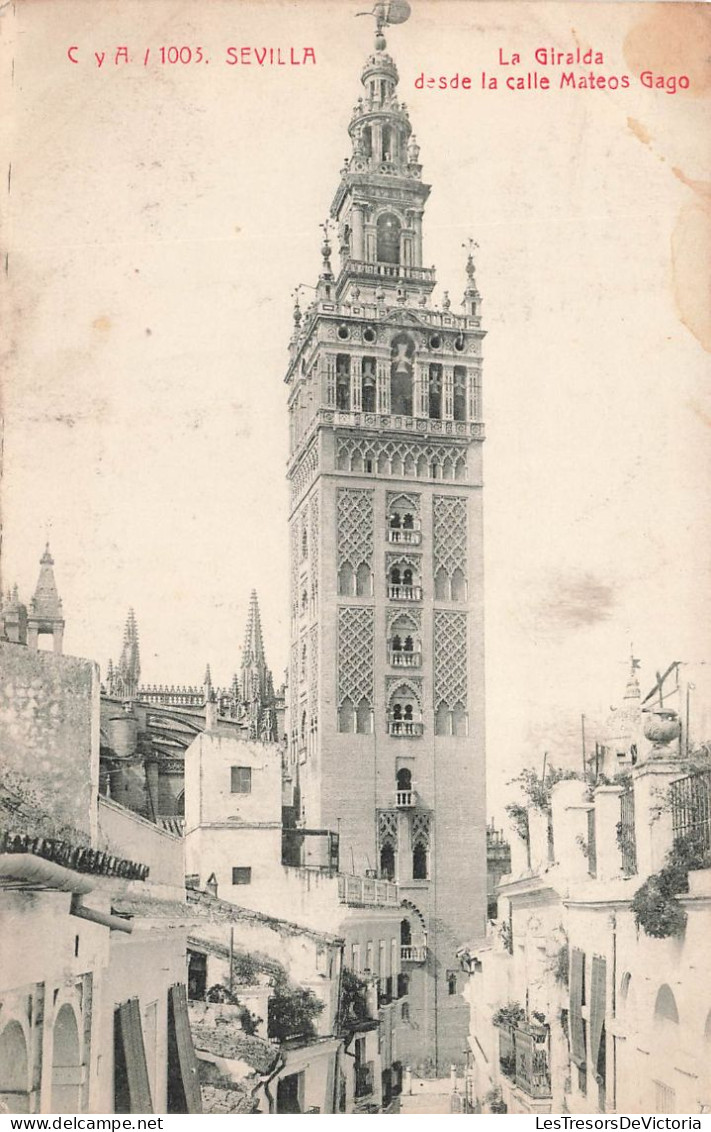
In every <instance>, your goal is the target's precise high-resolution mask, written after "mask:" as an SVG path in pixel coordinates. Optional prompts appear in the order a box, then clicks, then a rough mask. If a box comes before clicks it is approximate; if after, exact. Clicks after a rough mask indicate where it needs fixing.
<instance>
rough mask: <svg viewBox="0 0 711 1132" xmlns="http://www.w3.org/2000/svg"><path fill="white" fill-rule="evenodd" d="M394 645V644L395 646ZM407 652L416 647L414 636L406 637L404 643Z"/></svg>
mask: <svg viewBox="0 0 711 1132" xmlns="http://www.w3.org/2000/svg"><path fill="white" fill-rule="evenodd" d="M393 647H394V646H393ZM403 648H404V650H405V652H412V651H413V649H414V641H413V639H412V637H405V644H404V645H403Z"/></svg>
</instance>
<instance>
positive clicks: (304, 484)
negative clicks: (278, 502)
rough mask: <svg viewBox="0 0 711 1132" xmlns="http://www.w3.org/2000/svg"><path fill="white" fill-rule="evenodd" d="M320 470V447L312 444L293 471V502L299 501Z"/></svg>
mask: <svg viewBox="0 0 711 1132" xmlns="http://www.w3.org/2000/svg"><path fill="white" fill-rule="evenodd" d="M317 472H318V448H317V447H316V445H315V444H311V446H310V447H309V448H308V450H307V451H306V452H305V453H304V455H303V456H302V457H301V460H300V461H299V464H298V466H297V467H296V468H295V469H294V471H293V472H292V473H291V503H292V506H293V505H294V504H295V503H297V502H298V500H299V499H300V498H301V496H302V495H303V494H304V492H305V491H306V489H307V488H308V486H309V484H310V483H311V481H312V480H313V479H314V477H315V475H316V473H317Z"/></svg>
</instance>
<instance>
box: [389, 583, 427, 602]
mask: <svg viewBox="0 0 711 1132" xmlns="http://www.w3.org/2000/svg"><path fill="white" fill-rule="evenodd" d="M388 597H389V598H392V599H393V600H395V601H422V586H402V585H400V586H393V585H389V586H388Z"/></svg>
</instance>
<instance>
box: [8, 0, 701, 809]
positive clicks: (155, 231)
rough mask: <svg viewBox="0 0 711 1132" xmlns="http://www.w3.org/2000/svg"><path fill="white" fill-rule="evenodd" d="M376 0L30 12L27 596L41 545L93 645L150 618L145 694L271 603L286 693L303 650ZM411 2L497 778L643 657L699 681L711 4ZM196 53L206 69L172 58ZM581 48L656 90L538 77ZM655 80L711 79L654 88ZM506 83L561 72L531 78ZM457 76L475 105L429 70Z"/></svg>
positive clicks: (18, 134) (26, 5)
mask: <svg viewBox="0 0 711 1132" xmlns="http://www.w3.org/2000/svg"><path fill="white" fill-rule="evenodd" d="M365 6H366V5H365V4H363V3H362V0H355V2H351V0H338V2H337V3H336V2H331V0H306V2H300V3H298V4H294V3H277V2H273V0H261V2H260V3H258V4H257V3H250V2H249V0H239V2H228V0H212V2H211V3H210V4H209V5H204V4H199V3H197V0H192V2H186V0H183V2H180V0H147V2H145V0H141V2H139V0H122V2H121V3H116V2H111V0H62V3H57V2H56V0H53V2H52V3H50V2H49V0H19V3H18V4H17V5H16V9H15V16H14V23H10V22H9V21H10V20H11V16H10V15H8V9H5V13H4V17H3V18H4V20H5V21H6V23H5V28H6V35H5V48H4V50H5V57H4V59H3V83H4V86H3V92H4V94H5V95H6V100H5V105H6V106H7V105H10V106H11V111H10V113H9V114H8V115H7V117H6V119H5V121H4V123H3V128H4V130H5V131H9V132H10V134H11V137H10V148H9V152H10V153H11V154H12V179H11V191H10V195H9V198H8V200H7V201H6V202H5V203H4V204H3V208H4V210H5V217H6V223H7V229H6V230H7V231H8V234H9V239H8V244H9V261H8V264H9V266H8V280H9V297H8V305H7V307H6V309H7V310H8V311H9V320H8V322H9V326H10V330H11V349H10V351H9V353H8V355H7V356H6V359H5V360H6V364H5V368H4V381H3V408H4V416H5V435H4V474H3V481H2V506H3V524H4V529H3V547H2V549H3V561H2V575H3V586H4V587H7V585H8V584H11V583H12V582H14V581H17V582H18V584H19V586H20V590H21V593H22V594H23V595H24V596H25V598H29V597H30V596H31V592H32V589H33V587H34V583H35V580H36V576H37V571H38V560H39V557H40V554H41V553H42V550H43V547H44V542H45V540H46V539H47V538H48V539H49V540H50V543H51V547H52V552H53V554H54V557H55V560H56V567H55V572H56V577H57V582H58V586H59V589H60V593H61V595H62V598H63V601H64V610H65V616H66V619H67V629H66V637H65V646H66V651H67V652H69V653H72V654H74V655H81V656H90V657H94V658H96V659H98V660H99V661H100V662H101V664H102V667H103V666H104V665H105V662H106V660H107V659H108V657H109V656H113V657H114V659H115V658H116V656H117V654H118V652H119V650H120V644H121V637H122V629H123V624H124V621H125V617H126V611H127V609H128V607H129V606H133V607H134V609H135V611H136V616H137V619H138V625H139V632H140V641H141V658H142V667H143V679H144V680H145V681H147V682H150V683H153V682H155V683H157V682H162V683H168V684H178V683H195V684H197V683H199V682H200V680H201V678H202V673H203V672H204V668H205V664H206V662H207V661H209V662H210V664H211V667H212V673H213V677H214V679H215V680H216V681H217V682H219V683H223V682H227V681H229V679H230V677H231V675H232V672H233V671H234V670H235V668H236V667H237V665H238V662H239V650H240V646H241V641H242V634H243V631H244V625H245V622H246V614H247V606H248V601H249V594H250V591H251V589H252V588H253V587H256V588H257V590H258V593H259V599H260V606H261V611H262V622H263V628H264V635H265V642H266V648H267V652H268V658H269V662H270V664H271V666H272V668H273V670H274V671H275V674H276V675H277V679H279V674H280V673H281V671H282V670H283V669H284V667H285V665H286V661H287V651H288V631H289V626H288V595H287V587H288V564H287V537H286V533H287V490H286V481H285V465H286V457H287V420H286V387H285V386H284V384H283V376H284V373H285V370H286V364H287V343H288V339H289V335H290V329H291V309H292V298H291V296H292V292H293V290H294V288H295V287H296V286H297V285H298V284H302V283H303V284H307V285H309V284H313V282H315V280H316V277H317V275H318V271H319V267H320V255H319V246H320V240H321V232H320V229H319V224H320V223H322V222H323V221H324V220H325V218H326V216H327V215H328V210H329V206H330V202H331V199H332V197H333V194H334V192H335V190H336V187H337V184H338V178H339V170H340V167H341V164H342V160H343V158H344V156H345V155H346V153H347V152H348V147H349V142H348V137H347V124H348V120H349V117H350V113H351V109H352V106H353V104H354V102H355V99H356V98H357V96H358V94H359V93H360V84H359V74H360V69H361V67H362V64H363V62H364V60H365V57H366V55H367V54H368V53H369V52H370V50H371V44H372V21H371V19H370V18H357V13H358V12H359V11H361V10H362V8H364V7H365ZM412 6H413V14H412V17H411V19H410V20H409V21H408V22H407V23H406V24H404V25H402V26H399V27H395V28H392V29H389V30H388V32H387V38H388V48H389V50H390V51H391V52H392V53H393V55H394V57H395V59H396V61H397V63H398V67H399V70H400V76H401V81H400V97H401V98H402V99H404V100H405V101H406V102H407V104H408V107H409V110H410V117H411V120H412V122H413V126H414V129H415V132H416V134H417V138H418V141H419V144H420V146H421V154H420V160H421V162H422V164H423V167H424V174H423V175H424V179H425V180H426V182H427V183H430V184H431V185H432V195H431V198H430V201H429V203H428V206H427V210H426V214H425V263H428V264H429V263H434V264H435V265H436V266H437V270H438V280H439V286H438V289H437V291H436V292H435V301H441V299H442V296H443V292H444V290H448V291H449V293H450V296H451V299H452V303H453V306H454V308H455V309H456V308H457V306H458V304H459V302H460V301H461V295H462V292H463V288H464V282H465V276H464V262H465V251H464V250H463V248H462V244H463V243H464V242H465V241H466V240H467V239H468V238H469V237H473V238H474V239H475V240H476V242H477V243H478V245H479V247H478V249H477V252H476V259H477V279H478V283H479V289H480V291H481V293H482V296H483V322H484V326H485V327H486V329H487V337H486V339H485V343H484V383H483V384H484V415H485V419H486V422H487V441H486V444H485V516H486V519H485V523H486V526H485V568H486V577H487V589H486V602H487V668H486V680H487V729H488V760H489V767H490V777H491V781H492V783H493V785H494V791H496V790H497V789H499V788H500V787H501V785H502V784H503V783H504V782H505V781H506V779H507V778H508V777H510V776H511V775H512V774H514V773H515V772H516V770H517V769H518V768H519V767H520V766H521V765H524V764H526V763H537V762H538V761H540V760H541V759H542V756H543V752H544V751H545V750H548V751H549V752H550V758H551V759H553V761H557V762H564V761H566V760H569V761H575V762H577V759H578V757H579V746H580V739H579V734H580V716H581V713H583V712H584V713H586V714H587V715H588V717H589V719H590V720H595V719H597V718H601V717H604V716H605V714H606V713H607V710H608V708H609V705H610V704H611V703H614V702H616V700H618V699H619V697H620V695H621V693H622V690H623V688H624V683H625V679H626V675H627V668H628V662H627V658H628V657H629V655H630V649H631V648H633V649H634V653H635V655H636V656H638V657H640V658H641V661H642V670H641V674H642V683H643V685H647V686H651V683H652V681H653V678H654V677H653V674H654V672H655V670H657V669H664V668H666V667H667V665H668V663H670V662H671V661H672V660H682V661H684V662H686V663H689V664H691V663H693V664H694V665H695V671H705V670H704V669H703V667H699V665H700V662H703V661H705V660H706V659H707V658H708V643H707V642H708V626H709V624H711V609H710V608H709V607H710V604H711V602H710V601H709V586H708V565H709V553H708V551H709V530H708V523H707V521H706V516H707V514H708V502H709V500H708V485H709V483H710V482H711V478H710V476H709V472H710V471H711V468H710V467H709V464H710V457H709V445H708V441H707V438H708V435H709V424H710V422H711V407H710V405H709V382H708V378H709V360H708V359H709V353H708V351H709V349H711V332H710V329H709V315H708V311H709V310H711V304H709V303H708V302H707V301H706V296H707V295H708V278H707V277H706V278H705V272H706V273H707V272H708V265H709V263H711V254H710V253H711V238H710V236H709V231H710V218H709V207H708V200H709V197H708V190H707V189H705V185H707V184H708V179H709V174H710V172H711V142H710V141H709V136H708V129H707V123H708V99H709V92H710V91H711V76H710V75H709V64H708V56H709V51H708V41H709V16H711V12H710V11H709V9H708V8H706V9H705V10H704V6H703V5H687V4H675V5H672V6H669V5H660V4H652V3H649V4H647V3H637V4H616V5H609V4H605V3H596V4H585V3H578V4H573V3H560V4H550V3H545V2H543V3H536V2H531V3H523V2H519V0H508V2H491V3H488V2H486V0H483V2H477V3H474V0H455V2H451V3H450V2H447V0H436V3H435V2H433V0H414V2H413V5H412ZM671 13H673V15H672V14H671ZM8 28H9V31H8ZM171 45H178V46H183V45H186V46H187V45H189V46H190V47H191V52H192V57H193V59H194V58H195V57H196V55H197V51H196V49H197V47H198V46H200V47H201V49H202V52H201V53H202V56H203V58H202V60H201V61H200V62H199V63H198V62H194V61H191V63H190V64H180V63H178V64H173V65H171V64H169V63H167V62H166V63H165V64H162V63H161V62H160V48H161V46H164V47H166V48H167V47H169V46H171ZM72 46H73V47H76V48H77V50H76V51H74V52H73V54H74V56H75V58H77V59H78V60H79V62H77V63H72V62H71V61H70V60H69V58H68V57H67V49H68V48H69V47H72ZM121 46H126V47H128V50H129V58H130V62H129V63H128V64H125V63H121V62H119V63H118V64H115V63H114V61H113V60H114V56H115V52H116V49H117V48H118V47H121ZM230 46H236V47H238V48H241V47H243V46H253V47H254V46H258V47H260V48H262V47H264V46H267V47H274V48H277V47H281V49H282V54H283V56H284V57H287V58H288V57H289V53H290V49H291V48H293V49H294V53H295V56H296V57H297V58H302V57H303V49H304V48H305V47H311V48H313V51H314V53H315V56H316V65H315V66H313V65H308V64H302V65H301V66H298V67H297V66H282V67H278V66H263V67H260V66H259V65H258V64H257V63H256V62H255V59H254V55H253V54H252V59H253V62H252V63H251V64H249V65H243V64H241V63H240V64H238V65H237V66H229V65H227V63H226V62H225V60H226V58H227V48H228V47H230ZM577 47H580V48H581V49H585V48H586V47H589V48H592V49H593V50H594V51H600V52H602V53H603V57H604V62H603V64H602V65H599V66H596V67H593V68H592V69H593V70H594V71H595V73H596V75H604V76H608V77H609V76H613V75H614V76H618V77H620V76H623V75H626V76H628V77H629V83H630V85H629V87H624V88H623V87H618V89H616V90H611V89H599V88H596V89H570V88H566V89H559V81H560V74H561V68H560V67H555V66H550V65H540V64H537V63H536V61H535V57H534V53H535V51H536V50H537V49H540V48H545V49H546V50H549V51H550V50H555V51H563V52H568V51H572V52H574V51H575V50H576V48H577ZM146 49H149V50H150V54H149V61H148V64H147V65H145V66H144V63H143V60H144V58H145V52H146ZM94 52H99V53H101V52H106V55H105V58H104V63H103V64H102V66H101V67H98V66H97V65H96V58H95V56H94ZM514 53H518V54H519V55H520V56H521V62H520V63H519V64H518V65H516V64H513V63H512V62H509V63H508V64H505V63H504V62H502V60H504V59H509V60H510V59H512V57H513V54H514ZM704 58H705V62H704ZM206 59H208V60H209V62H205V60H206ZM12 67H14V82H13V83H12V84H10V73H11V68H12ZM562 69H563V70H570V69H571V68H570V67H564V68H562ZM572 69H573V70H574V71H575V73H576V74H587V73H589V71H590V69H591V68H590V67H585V66H584V65H582V64H581V65H580V66H576V67H573V68H572ZM650 69H651V71H652V73H653V75H655V76H657V75H663V76H665V78H664V79H663V81H666V80H667V79H668V78H669V76H671V75H677V76H679V75H686V76H688V79H689V87H688V89H682V88H680V87H678V86H677V90H676V92H675V93H670V92H669V83H667V86H666V87H665V88H663V89H661V88H654V87H652V88H651V89H650V88H649V87H645V86H644V85H643V84H642V82H641V80H640V78H639V76H640V74H641V73H642V71H645V70H650ZM482 71H484V72H485V73H486V74H487V76H489V77H491V76H492V75H493V76H494V77H496V78H497V79H498V87H497V89H496V90H492V89H486V90H485V89H482V86H481V77H480V76H481V72H482ZM514 73H515V74H516V75H518V74H520V75H522V76H524V83H525V82H527V81H531V80H527V79H526V76H527V75H529V74H534V73H535V74H537V75H538V77H539V79H540V77H541V76H544V75H545V76H547V77H548V78H549V80H550V89H548V90H540V89H539V90H523V91H517V90H513V91H512V90H509V89H508V88H507V87H506V85H505V84H506V78H507V77H508V76H509V75H511V74H514ZM456 74H458V75H459V76H460V78H461V76H464V75H468V76H470V77H471V79H472V84H471V89H469V90H463V89H462V88H461V84H460V87H459V89H451V88H448V89H445V90H440V89H427V88H426V86H425V87H424V89H418V88H417V86H416V85H415V81H416V79H417V78H418V76H420V75H422V76H424V77H425V78H426V77H429V76H435V77H438V76H440V75H442V76H445V77H446V78H448V79H451V77H453V76H454V75H456ZM306 294H308V292H306ZM698 699H699V712H700V714H699V716H698V720H697V728H701V727H702V726H705V723H702V722H701V721H702V719H704V718H705V717H704V716H703V714H702V713H701V693H699V696H698ZM698 737H699V738H708V735H701V734H699V735H698Z"/></svg>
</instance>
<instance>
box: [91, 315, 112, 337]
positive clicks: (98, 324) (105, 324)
mask: <svg viewBox="0 0 711 1132" xmlns="http://www.w3.org/2000/svg"><path fill="white" fill-rule="evenodd" d="M91 325H92V327H93V328H94V330H99V331H100V332H101V333H103V334H107V333H108V332H109V330H110V329H111V319H110V318H109V317H108V315H105V314H102V315H100V316H99V318H95V319H94V321H93V322H92V324H91Z"/></svg>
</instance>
